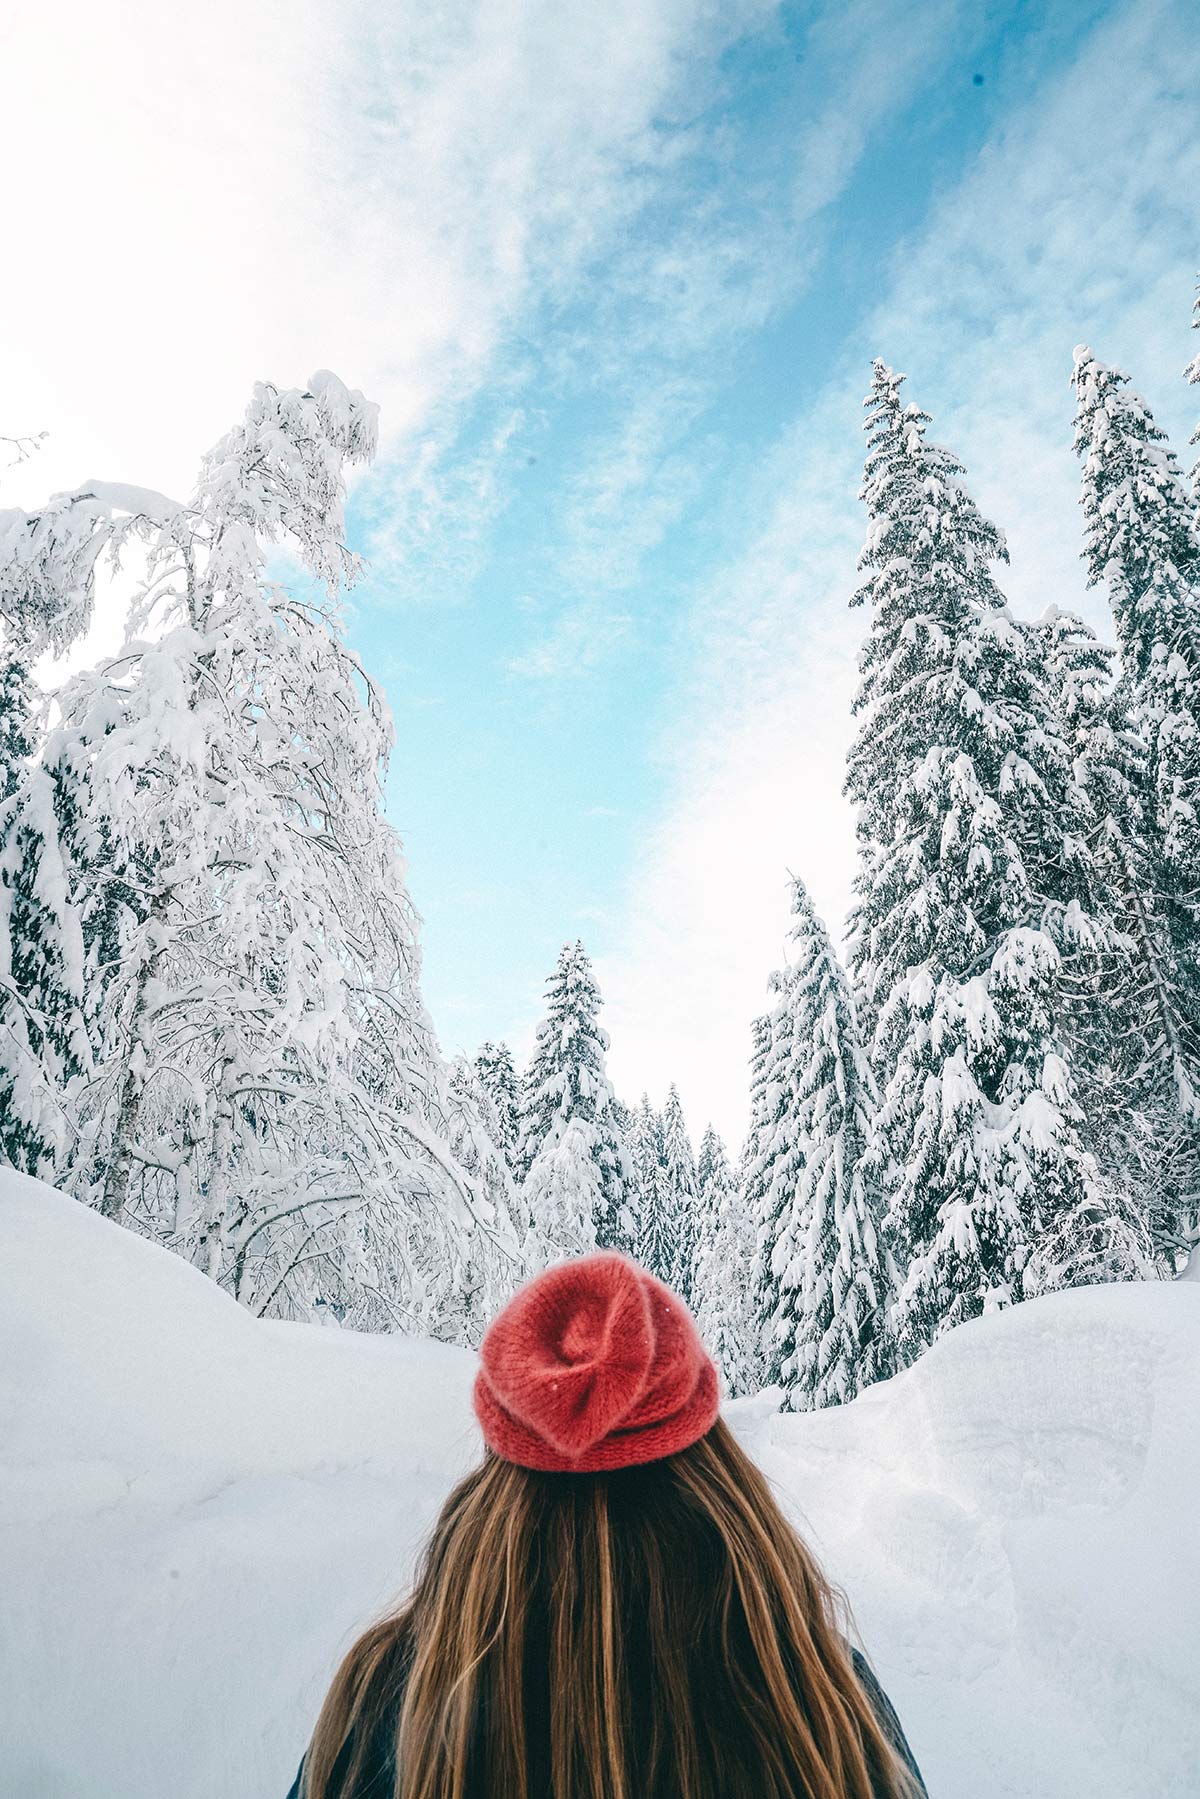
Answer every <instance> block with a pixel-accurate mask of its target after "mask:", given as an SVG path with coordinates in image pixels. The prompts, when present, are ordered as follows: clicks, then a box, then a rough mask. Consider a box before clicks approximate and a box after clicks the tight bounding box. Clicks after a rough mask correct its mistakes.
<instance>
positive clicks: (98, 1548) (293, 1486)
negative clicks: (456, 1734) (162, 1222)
mask: <svg viewBox="0 0 1200 1799" xmlns="http://www.w3.org/2000/svg"><path fill="white" fill-rule="evenodd" d="M473 1366H474V1358H473V1357H472V1356H470V1355H469V1354H467V1353H466V1352H464V1351H459V1350H454V1349H448V1348H445V1347H443V1346H439V1345H437V1344H429V1343H423V1342H411V1341H404V1340H401V1339H397V1338H379V1337H363V1336H356V1335H353V1334H351V1333H348V1332H339V1331H336V1330H332V1329H330V1330H322V1329H319V1328H317V1327H312V1326H303V1325H282V1324H262V1323H259V1322H257V1321H256V1320H254V1319H252V1318H251V1317H250V1316H249V1315H248V1314H247V1313H245V1312H243V1311H241V1310H239V1308H238V1307H237V1306H236V1305H234V1303H233V1302H232V1301H231V1300H229V1299H227V1298H226V1297H225V1296H224V1295H223V1294H222V1293H220V1292H219V1291H218V1290H217V1289H216V1288H215V1287H214V1286H213V1285H212V1284H211V1283H210V1282H208V1281H207V1280H205V1279H204V1278H203V1277H201V1276H200V1275H199V1274H197V1273H196V1272H195V1271H194V1270H193V1269H191V1268H190V1267H188V1266H187V1265H186V1264H184V1263H183V1262H181V1261H179V1260H177V1259H176V1258H174V1257H172V1256H170V1255H169V1254H167V1253H166V1252H165V1251H163V1250H161V1249H158V1248H156V1247H155V1246H153V1245H151V1244H149V1243H146V1242H143V1241H141V1240H139V1239H137V1238H136V1237H134V1236H132V1235H131V1234H129V1233H127V1232H123V1231H120V1230H118V1229H116V1228H115V1227H113V1226H111V1225H109V1224H107V1223H106V1222H105V1221H104V1220H102V1219H101V1218H99V1217H98V1216H96V1215H95V1214H94V1213H91V1212H89V1211H86V1210H85V1209H84V1208H82V1207H80V1206H78V1205H76V1204H75V1203H74V1202H72V1201H70V1200H68V1199H65V1198H63V1197H61V1196H60V1195H58V1194H56V1193H53V1192H52V1191H50V1190H49V1189H48V1188H45V1187H42V1186H39V1185H38V1184H37V1183H35V1182H33V1181H30V1180H26V1179H24V1178H22V1177H19V1176H11V1175H10V1176H4V1177H0V1445H2V1449H0V1592H2V1593H3V1602H2V1605H0V1693H2V1694H3V1699H2V1701H0V1792H3V1793H4V1794H6V1795H8V1794H11V1795H13V1799H85V1796H86V1799H161V1796H162V1795H163V1794H164V1793H170V1794H171V1795H172V1796H173V1799H282V1794H283V1793H284V1792H285V1791H286V1790H287V1785H288V1782H289V1780H290V1778H291V1775H292V1773H293V1771H294V1768H295V1764H296V1760H297V1758H298V1756H299V1753H300V1751H301V1748H302V1746H303V1743H304V1741H305V1739H306V1737H307V1734H308V1731H309V1728H310V1726H311V1723H312V1719H313V1716H314V1714H315V1710H316V1707H317V1705H318V1703H319V1700H320V1697H321V1694H322V1692H323V1690H324V1686H325V1683H326V1681H327V1679H328V1677H329V1674H330V1671H331V1668H332V1666H333V1663H334V1661H335V1659H336V1657H337V1655H338V1654H339V1652H340V1649H341V1648H342V1647H344V1645H345V1643H346V1642H347V1640H348V1638H349V1636H350V1635H351V1633H352V1632H353V1631H354V1629H355V1627H356V1626H357V1625H358V1624H360V1623H361V1622H362V1621H364V1620H365V1619H366V1618H367V1617H369V1616H370V1615H371V1614H372V1613H373V1612H375V1611H376V1610H377V1609H378V1608H380V1607H381V1606H382V1605H384V1604H385V1603H386V1602H387V1601H388V1600H389V1599H390V1598H391V1597H392V1596H393V1595H395V1594H396V1593H397V1592H398V1591H399V1590H400V1589H401V1588H402V1587H403V1586H404V1583H405V1581H406V1579H407V1576H408V1573H409V1571H410V1568H411V1564H412V1559H413V1556H414V1553H415V1551H416V1548H417V1546H418V1544H419V1542H420V1540H421V1538H422V1536H423V1534H424V1532H425V1531H426V1529H427V1528H428V1526H429V1524H430V1522H431V1520H432V1518H433V1516H434V1514H435V1512H436V1510H437V1508H438V1505H439V1504H440V1501H441V1499H442V1497H443V1495H444V1493H445V1491H446V1489H447V1487H448V1486H449V1484H450V1483H451V1481H452V1480H453V1479H454V1478H455V1477H456V1476H457V1475H458V1474H459V1473H460V1472H461V1471H462V1470H463V1469H465V1468H466V1467H467V1466H468V1465H469V1464H470V1462H471V1461H472V1460H473V1458H474V1457H475V1456H476V1454H477V1453H478V1439H477V1437H476V1434H475V1429H474V1424H473V1421H472V1419H471V1415H470V1408H469V1399H468V1395H469V1385H470V1379H471V1375H472V1372H473ZM729 1417H730V1419H731V1422H732V1423H734V1424H735V1426H736V1427H737V1428H738V1430H739V1432H740V1433H741V1434H742V1436H743V1438H744V1440H745V1441H746V1443H747V1445H748V1447H749V1448H750V1449H751V1451H752V1452H753V1453H754V1454H755V1455H756V1456H758V1458H759V1459H760V1461H761V1462H762V1463H763V1465H764V1466H765V1467H766V1469H767V1471H768V1472H769V1474H770V1475H771V1476H772V1477H773V1479H774V1480H775V1481H776V1482H777V1483H778V1485H779V1487H780V1489H781V1491H782V1492H783V1493H784V1495H785V1497H786V1499H787V1501H788V1503H789V1505H790V1506H791V1507H792V1508H793V1509H794V1511H795V1514H796V1515H797V1517H798V1519H799V1520H800V1522H801V1523H802V1525H803V1527H804V1528H805V1529H806V1530H807V1532H808V1534H809V1537H810V1539H811V1540H812V1541H813V1542H814V1543H815V1545H816V1547H817V1548H818V1550H819V1552H820V1553H821V1554H822V1556H823V1557H824V1560H825V1563H826V1565H827V1567H828V1568H829V1569H830V1571H831V1572H832V1573H833V1574H834V1576H835V1577H836V1578H837V1579H838V1580H839V1581H841V1582H842V1583H843V1584H844V1585H845V1587H846V1589H847V1591H848V1593H849V1595H850V1597H851V1600H852V1602H853V1605H854V1610H855V1614H856V1617H857V1620H858V1624H859V1627H860V1629H861V1632H862V1635H863V1637H864V1640H865V1642H866V1644H867V1646H868V1648H869V1650H870V1651H871V1653H872V1655H873V1657H874V1660H875V1662H876V1664H877V1666H878V1669H879V1671H880V1674H881V1676H882V1677H883V1680H884V1682H885V1684H886V1685H887V1686H888V1687H889V1689H890V1691H891V1692H892V1695H893V1697H894V1699H895V1701H896V1704H897V1707H898V1709H899V1711H900V1714H901V1716H902V1718H903V1719H904V1722H905V1725H906V1728H907V1729H908V1732H909V1735H910V1737H911V1740H912V1742H913V1746H914V1748H915V1750H916V1752H917V1755H918V1757H919V1758H920V1760H921V1762H922V1764H923V1766H924V1768H925V1771H926V1776H927V1779H928V1781H929V1786H930V1792H931V1794H932V1795H933V1799H1001V1796H1005V1799H1007V1796H1009V1795H1021V1796H1022V1799H1084V1796H1085V1795H1086V1799H1118V1796H1119V1799H1128V1796H1129V1795H1130V1794H1131V1793H1145V1794H1154V1795H1156V1796H1158V1799H1184V1796H1185V1795H1194V1794H1195V1793H1196V1792H1197V1791H1200V1603H1198V1595H1200V1527H1198V1525H1197V1511H1198V1508H1197V1494H1198V1493H1200V1287H1198V1286H1196V1285H1193V1284H1191V1283H1186V1284H1176V1285H1174V1286H1166V1285H1148V1286H1122V1287H1103V1288H1092V1289H1089V1290H1086V1291H1077V1292H1074V1293H1068V1294H1060V1295H1057V1296H1054V1297H1052V1298H1047V1299H1041V1300H1037V1301H1034V1302H1031V1303H1029V1304H1027V1305H1025V1306H1023V1307H1020V1308H1018V1309H1017V1310H1015V1311H1012V1312H1009V1313H1005V1314H1001V1315H999V1316H996V1317H992V1318H988V1319H984V1320H980V1321H979V1322H977V1323H974V1324H971V1325H967V1326H965V1327H963V1328H961V1329H960V1330H958V1331H955V1332H954V1333H952V1334H951V1336H950V1337H949V1338H948V1339H946V1340H945V1341H943V1343H941V1344H940V1345H939V1346H938V1347H937V1349H935V1350H934V1351H933V1352H931V1353H930V1354H929V1355H928V1356H926V1357H925V1358H924V1360H923V1361H922V1362H921V1363H920V1364H919V1365H918V1366H917V1367H916V1368H915V1369H913V1370H911V1371H910V1372H909V1373H907V1374H905V1375H902V1376H901V1377H900V1378H899V1379H897V1380H894V1381H892V1382H890V1383H888V1384H887V1385H886V1386H883V1387H876V1388H874V1389H872V1390H871V1391H870V1392H869V1393H868V1394H867V1395H865V1396H864V1397H863V1398H862V1399H859V1400H857V1401H856V1402H855V1403H854V1404H853V1405H851V1406H848V1407H845V1408H842V1409H840V1410H832V1411H827V1412H824V1413H820V1414H816V1415H811V1416H806V1417H796V1418H793V1417H780V1416H775V1415H773V1414H772V1413H771V1410H770V1406H769V1404H768V1403H767V1402H766V1401H765V1400H763V1399H759V1400H754V1401H745V1402H740V1403H737V1404H734V1405H733V1406H731V1407H730V1408H729Z"/></svg>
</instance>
